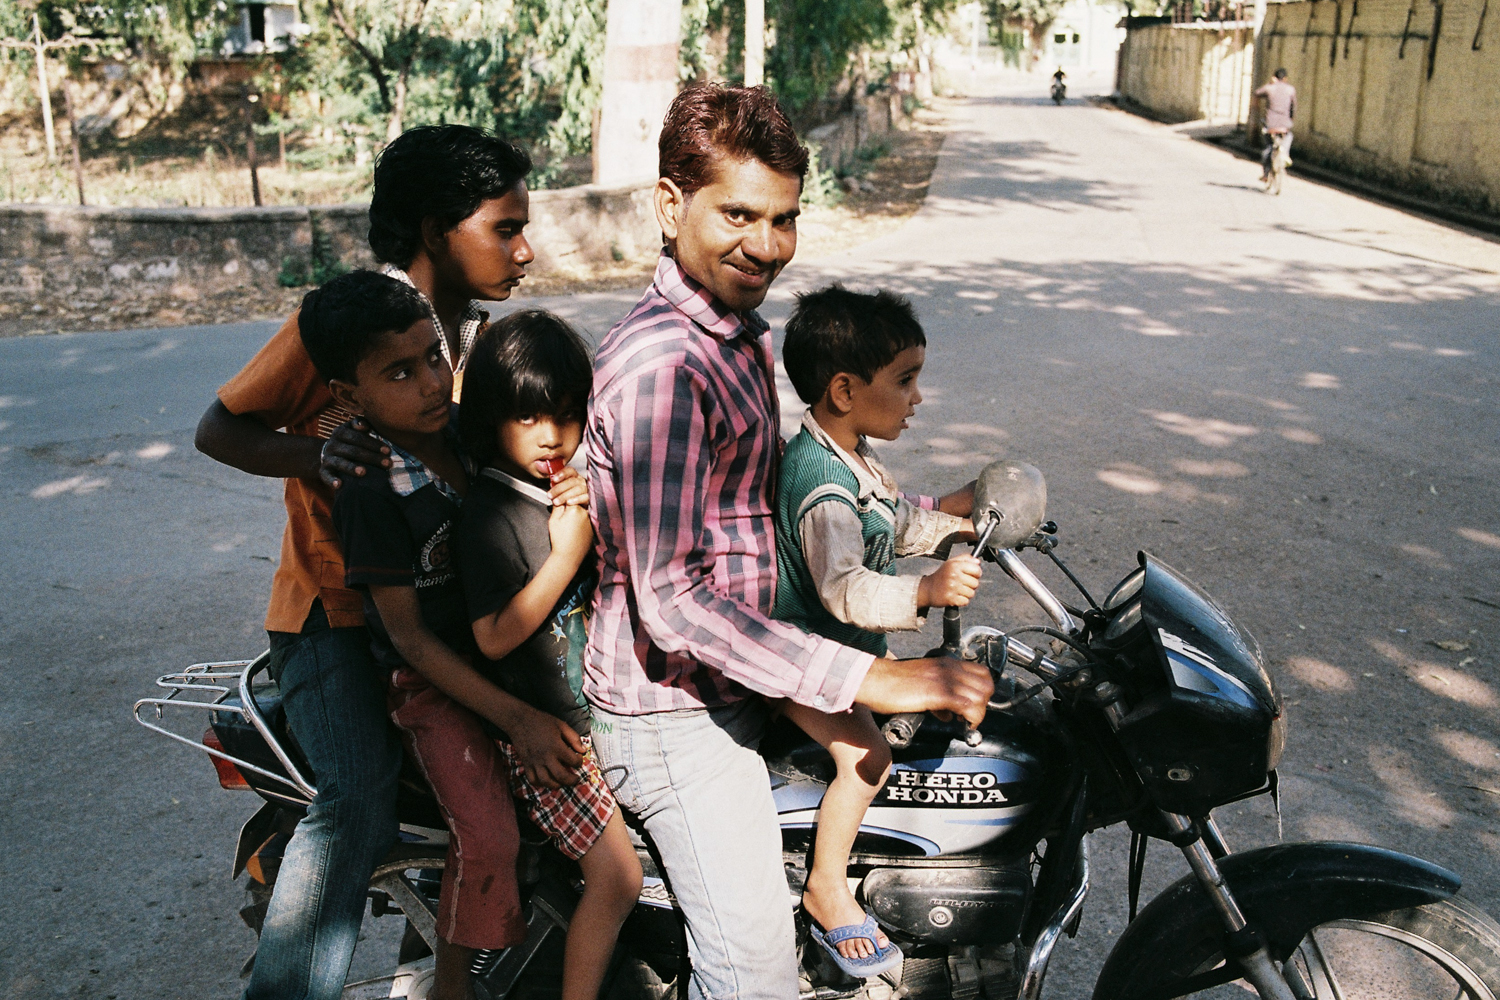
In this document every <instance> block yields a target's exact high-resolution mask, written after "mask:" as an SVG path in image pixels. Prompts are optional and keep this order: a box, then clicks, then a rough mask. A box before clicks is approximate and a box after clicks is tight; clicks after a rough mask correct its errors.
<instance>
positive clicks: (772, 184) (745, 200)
mask: <svg viewBox="0 0 1500 1000" xmlns="http://www.w3.org/2000/svg"><path fill="white" fill-rule="evenodd" d="M801 197H802V180H801V178H799V177H797V176H796V175H794V174H783V173H779V172H777V171H775V170H772V169H771V168H770V167H768V166H766V165H765V164H764V163H761V162H760V161H759V160H756V159H745V160H732V159H721V160H720V161H719V162H718V163H717V164H716V165H715V170H714V178H713V181H712V182H711V183H709V184H707V185H705V186H704V187H701V188H699V189H698V190H697V191H694V192H693V193H692V194H691V195H687V196H683V194H682V192H681V191H680V190H679V189H678V188H677V186H676V185H675V184H673V183H672V182H671V181H669V180H666V179H665V178H664V179H662V180H661V181H658V182H657V191H656V209H657V219H658V221H659V222H660V223H661V225H662V232H663V233H665V234H666V236H667V238H668V239H669V240H675V241H676V247H675V254H674V256H675V257H676V260H677V263H678V264H679V265H681V267H682V269H683V270H684V271H686V272H687V273H688V275H689V276H690V277H691V278H692V279H693V280H694V281H697V282H698V283H699V284H700V285H703V286H704V287H705V288H707V289H708V290H709V291H710V292H711V293H712V294H713V295H714V296H715V297H716V298H717V299H718V300H719V301H720V302H722V303H724V305H726V306H728V307H729V308H730V309H732V310H734V311H735V312H745V311H746V310H749V309H754V308H756V307H757V306H759V305H760V304H761V303H762V302H764V301H765V298H766V292H768V291H769V290H770V288H771V282H772V281H774V280H776V276H777V275H778V274H780V273H781V269H782V268H783V267H785V266H786V265H787V262H788V261H790V260H791V259H792V255H793V254H795V253H796V252H797V212H798V208H797V205H798V202H799V201H800V200H801Z"/></svg>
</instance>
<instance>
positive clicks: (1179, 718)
mask: <svg viewBox="0 0 1500 1000" xmlns="http://www.w3.org/2000/svg"><path fill="white" fill-rule="evenodd" d="M1139 560H1140V567H1141V568H1140V569H1139V570H1137V571H1135V572H1134V573H1132V574H1131V576H1130V577H1127V578H1126V581H1125V582H1124V583H1123V584H1122V585H1121V587H1119V588H1117V591H1116V592H1117V594H1121V595H1124V596H1123V599H1122V598H1117V597H1116V596H1115V595H1111V599H1110V600H1109V601H1106V608H1108V613H1109V614H1110V624H1109V626H1107V627H1106V628H1105V629H1104V630H1103V632H1102V635H1101V638H1100V639H1099V640H1098V641H1097V642H1096V643H1095V648H1096V652H1098V653H1100V654H1101V655H1103V656H1105V657H1106V658H1108V659H1109V660H1110V661H1111V662H1113V663H1114V664H1115V666H1116V667H1117V670H1118V672H1119V673H1120V675H1121V679H1122V680H1123V681H1125V683H1126V685H1127V688H1128V689H1129V690H1130V694H1131V697H1130V699H1129V701H1130V703H1131V704H1132V708H1131V710H1130V712H1129V713H1128V714H1127V715H1126V716H1125V718H1124V719H1123V720H1122V721H1121V723H1120V726H1119V731H1118V736H1119V739H1120V743H1121V744H1122V746H1123V747H1124V748H1125V752H1126V754H1127V756H1128V757H1129V758H1130V761H1131V763H1132V764H1133V765H1134V767H1135V770H1136V773H1137V774H1138V775H1139V776H1140V779H1141V782H1142V783H1143V784H1144V786H1145V789H1146V792H1147V794H1148V795H1149V796H1150V797H1151V799H1152V800H1153V802H1154V803H1155V805H1157V806H1158V807H1159V808H1161V809H1165V810H1167V811H1169V812H1175V813H1185V814H1187V815H1191V816H1200V815H1203V814H1204V813H1206V812H1207V811H1208V810H1209V809H1212V808H1213V807H1215V806H1217V805H1221V804H1223V803H1225V802H1228V801H1231V800H1233V799H1235V798H1238V797H1240V796H1242V795H1245V794H1248V793H1250V792H1253V791H1255V790H1256V789H1258V788H1260V787H1262V786H1263V785H1264V784H1265V782H1266V776H1267V774H1268V773H1269V772H1270V771H1272V770H1274V769H1275V767H1276V765H1277V763H1278V762H1279V759H1280V756H1281V747H1282V744H1283V743H1284V740H1285V722H1284V716H1283V714H1282V710H1281V700H1280V698H1279V696H1278V695H1277V693H1276V688H1275V685H1274V684H1273V683H1272V681H1271V677H1270V674H1268V673H1267V672H1266V668H1265V660H1264V657H1263V655H1262V653H1261V650H1260V645H1259V644H1258V643H1257V642H1256V641H1255V639H1254V637H1252V636H1251V635H1250V634H1249V632H1247V631H1245V630H1244V629H1242V628H1240V627H1239V626H1237V625H1235V624H1234V622H1232V621H1230V619H1229V616H1228V615H1226V614H1225V613H1224V611H1223V610H1222V609H1221V608H1220V607H1219V606H1218V604H1216V603H1215V602H1214V600H1213V599H1212V598H1210V597H1209V596H1208V595H1207V594H1206V593H1204V592H1203V591H1202V590H1201V589H1199V588H1198V587H1197V586H1195V585H1194V584H1193V583H1192V582H1191V581H1189V580H1188V579H1187V577H1185V576H1183V575H1182V574H1181V573H1179V572H1177V571H1176V570H1174V569H1172V568H1171V567H1170V566H1168V565H1167V564H1166V563H1164V562H1162V561H1161V560H1160V559H1157V558H1156V557H1155V556H1152V555H1150V554H1149V553H1146V552H1142V553H1140V554H1139ZM1111 604H1113V607H1110V605H1111Z"/></svg>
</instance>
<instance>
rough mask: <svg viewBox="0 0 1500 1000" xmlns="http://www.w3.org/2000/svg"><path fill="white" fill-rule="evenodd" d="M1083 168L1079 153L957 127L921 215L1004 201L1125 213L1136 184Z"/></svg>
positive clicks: (973, 211)
mask: <svg viewBox="0 0 1500 1000" xmlns="http://www.w3.org/2000/svg"><path fill="white" fill-rule="evenodd" d="M1049 103H1050V102H1049ZM1084 170H1085V165H1084V163H1083V162H1082V159H1081V158H1080V157H1079V156H1078V155H1077V154H1075V153H1071V152H1068V151H1065V150H1063V149H1061V148H1059V147H1057V146H1053V145H1051V144H1049V143H1046V142H1042V141H1038V140H1034V139H1032V140H1016V141H1005V142H996V141H995V140H994V139H992V138H989V137H988V136H984V135H980V134H976V133H972V132H964V131H955V132H952V133H950V134H949V136H948V138H947V140H946V142H945V143H944V148H943V160H942V162H941V163H940V164H939V166H938V170H937V172H936V173H935V174H934V176H933V183H932V188H931V190H930V191H929V193H928V196H927V204H926V205H924V206H923V208H922V215H923V216H925V217H929V218H930V217H938V218H943V217H954V216H985V217H989V216H991V215H993V214H994V211H995V209H996V208H1002V207H1004V206H1005V205H1006V204H1023V205H1036V206H1040V207H1043V208H1049V209H1053V210H1057V211H1068V212H1073V211H1078V210H1080V209H1084V208H1097V209H1102V210H1105V211H1123V210H1124V209H1125V205H1124V204H1123V202H1124V200H1125V199H1127V198H1129V197H1130V196H1131V195H1132V194H1133V191H1134V186H1133V185H1131V184H1128V183H1126V182H1122V181H1118V180H1110V181H1101V180H1099V179H1097V178H1093V177H1089V176H1086V175H1085V174H1084Z"/></svg>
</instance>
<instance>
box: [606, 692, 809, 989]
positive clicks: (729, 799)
mask: <svg viewBox="0 0 1500 1000" xmlns="http://www.w3.org/2000/svg"><path fill="white" fill-rule="evenodd" d="M593 712H594V726H593V742H594V753H595V754H596V755H597V756H598V758H599V764H600V766H601V767H603V768H605V779H606V780H607V781H608V782H609V785H610V787H611V788H616V789H617V790H616V792H615V798H616V800H618V801H619V803H620V805H621V807H623V808H625V809H627V810H629V811H630V812H632V813H634V814H635V815H636V816H638V817H640V819H641V822H642V823H643V824H644V825H645V827H646V830H647V831H648V832H649V833H650V834H651V839H652V840H653V841H655V843H656V847H657V850H658V851H659V852H660V853H661V859H662V862H663V864H664V865H665V866H666V869H667V879H668V881H669V882H670V883H671V887H672V892H673V893H674V894H675V895H676V897H677V902H678V904H679V905H680V906H681V907H682V912H683V914H684V915H685V916H686V917H687V941H688V957H689V958H690V959H691V961H692V964H693V978H692V983H691V984H690V990H689V995H690V996H692V997H694V998H695V1000H697V998H702V1000H788V998H792V997H796V995H797V954H796V934H795V931H794V928H793V925H792V901H791V897H790V895H789V893H788V891H787V883H786V873H785V871H784V870H783V869H782V865H781V830H780V827H779V826H778V824H777V820H776V804H775V802H774V801H773V800H772V798H771V782H770V778H769V776H768V774H767V773H766V765H765V762H764V761H763V760H761V758H760V754H759V753H758V752H757V751H756V747H757V746H758V745H759V743H760V737H761V734H762V733H763V732H764V731H765V727H766V722H767V720H768V718H769V713H768V710H767V708H766V706H765V703H764V702H762V701H761V700H760V699H759V698H749V699H746V700H744V701H741V702H736V703H735V704H733V705H729V706H726V707H724V708H716V709H709V710H704V709H700V710H696V711H679V712H656V713H653V714H650V715H613V714H611V713H609V712H605V711H602V710H600V709H598V708H595V709H594V710H593Z"/></svg>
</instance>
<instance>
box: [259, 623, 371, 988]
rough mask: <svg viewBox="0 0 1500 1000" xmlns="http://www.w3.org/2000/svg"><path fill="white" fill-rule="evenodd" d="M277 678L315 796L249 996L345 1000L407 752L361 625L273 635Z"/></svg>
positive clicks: (274, 903) (290, 857)
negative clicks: (403, 755) (372, 875)
mask: <svg viewBox="0 0 1500 1000" xmlns="http://www.w3.org/2000/svg"><path fill="white" fill-rule="evenodd" d="M270 667H271V675H272V677H273V678H275V679H276V681H277V683H278V684H279V685H280V686H281V699H282V701H281V703H282V705H283V706H284V707H285V709H286V714H287V722H288V723H289V725H290V726H291V729H292V733H293V734H294V735H295V736H296V738H297V743H298V745H299V746H301V747H302V752H303V753H304V754H306V756H307V761H308V763H309V764H310V765H311V766H312V772H313V773H312V778H311V780H312V783H313V784H314V785H316V786H317V789H318V794H317V796H316V797H315V798H314V799H313V802H312V805H311V806H310V807H308V810H307V815H306V816H305V817H304V818H303V819H302V821H301V822H300V823H298V824H297V830H296V832H295V833H294V834H293V835H292V839H291V842H290V843H289V844H288V845H287V849H286V855H285V857H284V859H283V860H282V863H281V871H280V873H279V874H278V875H277V877H276V888H275V890H274V892H273V894H272V896H271V905H270V907H269V909H268V910H267V912H266V919H265V923H264V925H263V926H262V927H261V932H260V948H259V950H258V951H257V952H256V955H255V970H254V972H252V973H251V975H250V984H249V985H248V986H247V987H246V988H245V1000H338V997H339V996H340V994H342V992H343V989H344V977H345V976H347V975H348V973H349V961H350V959H351V958H353V956H354V945H355V943H356V942H357V941H358V940H359V925H360V920H361V919H362V918H363V916H364V909H365V889H366V887H367V886H368V885H369V881H370V873H371V872H372V871H373V870H374V868H375V866H376V864H378V863H379V862H380V860H381V858H383V857H384V856H385V854H386V852H387V851H389V850H390V848H391V845H392V844H394V843H395V841H396V833H397V826H396V780H397V777H398V775H399V773H400V770H401V744H400V741H399V740H398V738H397V737H396V734H395V731H394V730H393V729H392V727H391V725H390V722H389V721H388V719H387V718H386V708H385V678H384V676H383V673H382V671H381V670H380V668H379V667H377V666H376V665H375V662H374V660H373V659H372V658H371V655H370V635H369V633H368V632H367V631H365V629H363V628H329V627H328V619H327V617H326V616H324V615H323V613H322V608H321V606H319V605H314V607H313V613H312V614H311V615H309V616H308V624H307V626H306V627H305V628H304V629H303V632H302V634H301V635H291V634H287V633H272V635H271V664H270Z"/></svg>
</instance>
